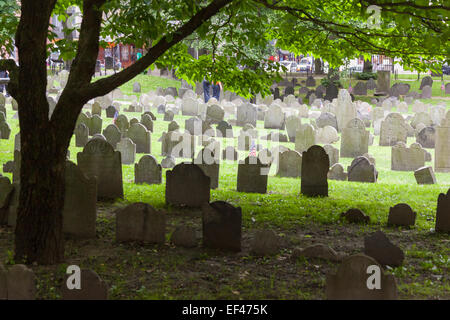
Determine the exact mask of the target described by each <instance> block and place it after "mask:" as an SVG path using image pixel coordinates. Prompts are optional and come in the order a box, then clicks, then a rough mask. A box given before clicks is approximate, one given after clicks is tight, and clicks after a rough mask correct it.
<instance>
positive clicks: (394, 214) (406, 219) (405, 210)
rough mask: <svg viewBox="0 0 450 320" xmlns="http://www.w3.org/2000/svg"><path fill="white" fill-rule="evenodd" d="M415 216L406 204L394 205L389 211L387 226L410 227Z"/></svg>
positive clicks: (413, 222)
mask: <svg viewBox="0 0 450 320" xmlns="http://www.w3.org/2000/svg"><path fill="white" fill-rule="evenodd" d="M416 215H417V214H416V213H415V212H414V211H413V210H412V209H411V207H410V206H409V205H408V204H406V203H399V204H396V205H395V206H393V207H391V208H390V209H389V217H388V225H389V226H402V227H412V226H414V224H415V223H416Z"/></svg>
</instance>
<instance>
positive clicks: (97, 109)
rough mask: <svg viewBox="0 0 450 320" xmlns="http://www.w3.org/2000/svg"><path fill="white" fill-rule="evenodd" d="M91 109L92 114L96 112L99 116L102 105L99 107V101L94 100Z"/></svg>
mask: <svg viewBox="0 0 450 320" xmlns="http://www.w3.org/2000/svg"><path fill="white" fill-rule="evenodd" d="M91 111H92V114H96V115H98V116H100V117H101V116H102V107H101V105H100V103H98V102H94V103H93V104H92V109H91Z"/></svg>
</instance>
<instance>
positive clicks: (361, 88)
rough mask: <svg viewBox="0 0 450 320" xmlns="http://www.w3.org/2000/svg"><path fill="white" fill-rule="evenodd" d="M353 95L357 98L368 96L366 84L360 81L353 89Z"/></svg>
mask: <svg viewBox="0 0 450 320" xmlns="http://www.w3.org/2000/svg"><path fill="white" fill-rule="evenodd" d="M352 93H353V94H354V95H357V96H367V84H366V83H365V82H362V81H358V83H357V84H356V85H355V87H354V88H353V92H352Z"/></svg>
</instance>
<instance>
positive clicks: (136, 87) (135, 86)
mask: <svg viewBox="0 0 450 320" xmlns="http://www.w3.org/2000/svg"><path fill="white" fill-rule="evenodd" d="M133 92H136V93H140V92H141V84H140V83H139V82H135V83H133Z"/></svg>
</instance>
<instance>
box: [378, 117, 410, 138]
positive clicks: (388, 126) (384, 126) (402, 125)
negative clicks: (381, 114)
mask: <svg viewBox="0 0 450 320" xmlns="http://www.w3.org/2000/svg"><path fill="white" fill-rule="evenodd" d="M407 137H408V129H407V127H406V122H405V119H404V118H403V116H402V115H401V114H400V113H390V114H388V116H387V117H386V119H384V120H383V121H382V122H381V127H380V146H395V145H396V144H397V142H399V141H401V142H404V143H406V139H407Z"/></svg>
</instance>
